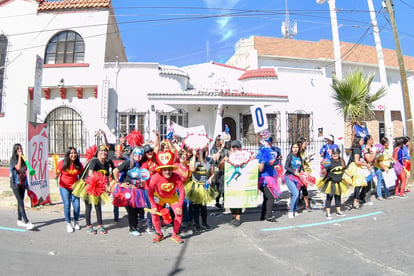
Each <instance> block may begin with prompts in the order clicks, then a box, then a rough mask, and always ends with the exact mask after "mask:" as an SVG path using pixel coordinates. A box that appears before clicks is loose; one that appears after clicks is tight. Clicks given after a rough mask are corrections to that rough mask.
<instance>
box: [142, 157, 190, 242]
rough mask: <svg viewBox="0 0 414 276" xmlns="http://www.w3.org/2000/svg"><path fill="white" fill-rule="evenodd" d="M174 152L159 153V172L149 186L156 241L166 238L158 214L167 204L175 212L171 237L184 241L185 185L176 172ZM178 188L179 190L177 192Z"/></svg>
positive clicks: (177, 240) (176, 240) (154, 240)
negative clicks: (181, 234) (182, 227)
mask: <svg viewBox="0 0 414 276" xmlns="http://www.w3.org/2000/svg"><path fill="white" fill-rule="evenodd" d="M173 162H174V154H173V153H172V152H171V151H166V152H162V153H158V154H157V163H158V164H159V165H160V166H158V167H157V169H156V171H157V173H156V174H154V175H153V176H152V177H151V180H150V184H149V187H148V197H149V201H150V203H151V214H152V224H153V225H154V227H155V231H156V233H155V236H154V239H153V242H154V243H157V242H160V241H162V240H163V239H164V235H163V234H162V232H161V221H160V217H159V215H158V214H157V213H158V212H160V211H161V209H163V207H164V205H165V204H167V203H168V204H169V205H170V207H171V208H172V210H173V212H174V215H175V216H174V229H173V234H172V236H171V239H172V240H173V241H175V242H176V243H183V242H184V241H183V240H182V239H181V237H180V235H179V231H180V227H181V222H182V220H183V212H182V206H183V202H184V195H185V194H184V186H183V183H182V180H181V177H180V176H179V175H178V174H177V173H174V172H173V170H175V169H177V167H176V166H175V165H174V163H173ZM177 189H178V192H177Z"/></svg>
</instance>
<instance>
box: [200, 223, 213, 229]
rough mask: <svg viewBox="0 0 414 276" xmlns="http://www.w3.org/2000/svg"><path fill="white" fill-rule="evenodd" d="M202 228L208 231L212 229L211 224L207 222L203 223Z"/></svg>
mask: <svg viewBox="0 0 414 276" xmlns="http://www.w3.org/2000/svg"><path fill="white" fill-rule="evenodd" d="M201 229H203V231H208V230H210V229H211V226H210V225H208V224H207V223H206V224H203V225H201Z"/></svg>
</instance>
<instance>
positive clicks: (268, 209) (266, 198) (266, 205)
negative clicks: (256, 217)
mask: <svg viewBox="0 0 414 276" xmlns="http://www.w3.org/2000/svg"><path fill="white" fill-rule="evenodd" d="M260 190H261V191H262V193H263V203H262V213H261V215H260V218H262V219H267V218H271V217H272V208H273V203H274V201H275V197H274V196H273V194H272V193H271V192H270V190H269V188H268V187H267V186H265V187H260Z"/></svg>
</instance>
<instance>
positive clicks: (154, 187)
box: [148, 172, 185, 208]
mask: <svg viewBox="0 0 414 276" xmlns="http://www.w3.org/2000/svg"><path fill="white" fill-rule="evenodd" d="M177 189H178V192H179V195H180V196H179V198H178V203H179V204H180V206H182V205H183V202H184V193H185V192H184V186H183V182H182V181H181V177H180V176H179V175H178V174H176V173H174V172H173V173H172V175H171V177H170V178H168V179H167V178H165V177H164V176H162V175H161V174H160V173H156V174H154V175H153V176H152V177H151V180H150V184H149V188H148V197H149V200H150V202H151V208H155V206H157V203H156V202H155V200H154V192H157V193H158V195H159V196H160V197H161V198H170V197H172V196H174V194H175V193H176V192H177Z"/></svg>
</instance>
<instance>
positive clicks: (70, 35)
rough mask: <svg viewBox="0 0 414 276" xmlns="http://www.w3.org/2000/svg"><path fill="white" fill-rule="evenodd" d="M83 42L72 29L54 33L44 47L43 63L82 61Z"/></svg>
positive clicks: (83, 55)
mask: <svg viewBox="0 0 414 276" xmlns="http://www.w3.org/2000/svg"><path fill="white" fill-rule="evenodd" d="M84 57H85V43H84V42H83V38H82V37H81V36H80V35H79V34H77V33H75V32H73V31H63V32H60V33H58V34H56V35H55V36H54V37H52V39H51V40H50V41H49V43H48V44H47V47H46V53H45V64H65V63H83V60H84Z"/></svg>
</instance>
